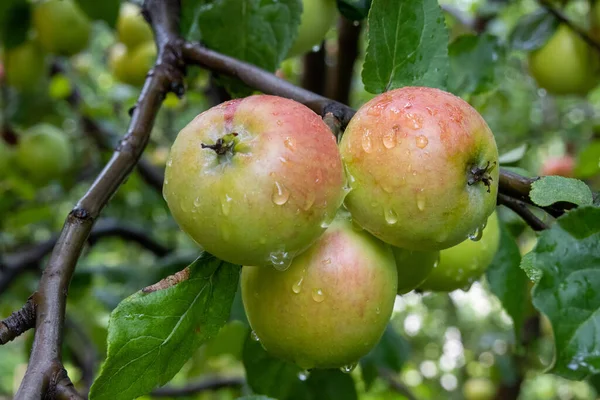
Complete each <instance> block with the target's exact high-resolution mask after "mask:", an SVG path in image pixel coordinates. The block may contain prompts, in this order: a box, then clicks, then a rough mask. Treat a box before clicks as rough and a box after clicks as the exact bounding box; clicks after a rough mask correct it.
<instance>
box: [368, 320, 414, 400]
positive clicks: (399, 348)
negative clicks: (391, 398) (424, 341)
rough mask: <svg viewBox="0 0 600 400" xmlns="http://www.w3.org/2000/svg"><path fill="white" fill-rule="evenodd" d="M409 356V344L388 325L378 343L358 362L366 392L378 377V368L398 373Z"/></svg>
mask: <svg viewBox="0 0 600 400" xmlns="http://www.w3.org/2000/svg"><path fill="white" fill-rule="evenodd" d="M409 356H410V344H409V343H408V342H407V341H406V340H405V339H404V338H403V337H402V336H400V335H399V334H398V332H397V331H396V330H395V329H394V327H393V326H392V324H388V326H387V327H386V329H385V332H384V333H383V336H382V337H381V340H379V343H378V344H377V346H375V348H374V349H373V350H371V352H370V353H369V354H367V355H366V356H364V357H363V358H362V359H361V360H360V367H361V372H362V377H363V380H364V381H365V385H366V387H367V390H369V388H370V387H371V385H372V384H373V382H374V381H375V378H377V377H378V376H379V370H378V369H379V368H382V367H383V368H386V369H389V370H392V371H394V372H399V371H400V370H401V369H402V367H403V366H404V363H405V362H406V361H407V360H408V359H409Z"/></svg>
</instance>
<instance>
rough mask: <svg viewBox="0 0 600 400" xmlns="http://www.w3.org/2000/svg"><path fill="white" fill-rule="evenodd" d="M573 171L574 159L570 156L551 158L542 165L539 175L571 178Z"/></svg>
mask: <svg viewBox="0 0 600 400" xmlns="http://www.w3.org/2000/svg"><path fill="white" fill-rule="evenodd" d="M574 170H575V159H573V157H572V156H569V155H566V156H563V157H551V158H548V159H547V160H545V161H544V163H543V164H542V169H541V171H540V175H558V176H564V177H567V178H572V177H573V172H574Z"/></svg>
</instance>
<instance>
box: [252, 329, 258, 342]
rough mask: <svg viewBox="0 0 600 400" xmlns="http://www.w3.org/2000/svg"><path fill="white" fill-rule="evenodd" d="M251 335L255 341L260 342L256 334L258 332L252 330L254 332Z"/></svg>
mask: <svg viewBox="0 0 600 400" xmlns="http://www.w3.org/2000/svg"><path fill="white" fill-rule="evenodd" d="M250 337H251V338H252V340H254V341H255V342H260V338H259V337H258V335H257V334H256V332H254V331H252V333H250Z"/></svg>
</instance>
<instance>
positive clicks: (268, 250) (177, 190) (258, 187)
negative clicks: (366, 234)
mask: <svg viewBox="0 0 600 400" xmlns="http://www.w3.org/2000/svg"><path fill="white" fill-rule="evenodd" d="M211 147H212V148H211ZM344 182H345V177H344V171H343V168H342V162H341V159H340V155H339V152H338V149H337V146H336V140H335V137H334V136H333V135H332V134H331V131H330V130H329V128H328V127H327V125H325V123H324V122H323V120H322V119H321V118H320V117H319V116H318V115H317V114H315V113H314V112H312V111H311V110H310V109H308V108H307V107H306V106H304V105H302V104H300V103H297V102H295V101H292V100H288V99H284V98H281V97H276V96H266V95H257V96H250V97H246V98H244V99H237V100H232V101H228V102H225V103H223V104H221V105H219V106H216V107H213V108H212V109H210V110H208V111H205V112H204V113H202V114H200V115H198V116H197V117H196V118H195V119H194V120H193V121H192V122H190V124H189V125H187V126H186V127H185V128H184V129H183V130H182V131H181V132H180V133H179V135H178V136H177V139H176V140H175V142H174V143H173V147H172V149H171V154H170V158H169V161H168V162H167V168H166V175H165V183H164V187H163V192H164V197H165V199H166V200H167V203H168V205H169V208H170V209H171V212H172V214H173V217H174V218H175V220H176V221H177V222H178V223H179V226H180V227H181V228H182V229H183V230H184V231H185V232H186V233H188V234H189V235H190V236H191V237H192V238H193V239H194V240H195V241H196V242H197V243H198V244H200V245H201V246H202V247H204V248H205V249H206V251H208V252H210V253H212V254H214V255H215V256H217V257H219V258H221V259H223V260H227V261H229V262H232V263H235V264H242V265H265V264H272V265H275V266H277V267H278V268H285V267H287V266H289V263H290V262H291V258H292V257H293V256H294V255H295V254H296V253H299V252H301V251H303V250H305V249H306V248H307V247H308V246H309V245H310V244H312V243H313V242H314V241H315V240H316V239H317V238H318V237H319V236H320V235H321V234H322V233H323V231H324V230H325V228H326V227H327V223H328V222H329V221H331V220H332V219H333V217H334V216H335V213H336V211H337V209H338V208H339V206H340V205H341V203H342V199H343V196H344V190H343V185H344Z"/></svg>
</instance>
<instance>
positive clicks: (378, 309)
mask: <svg viewBox="0 0 600 400" xmlns="http://www.w3.org/2000/svg"><path fill="white" fill-rule="evenodd" d="M375 314H377V315H379V314H381V309H380V308H379V307H377V308H376V309H375Z"/></svg>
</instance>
